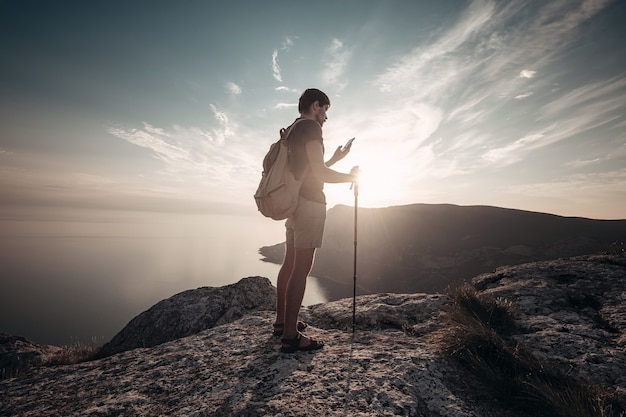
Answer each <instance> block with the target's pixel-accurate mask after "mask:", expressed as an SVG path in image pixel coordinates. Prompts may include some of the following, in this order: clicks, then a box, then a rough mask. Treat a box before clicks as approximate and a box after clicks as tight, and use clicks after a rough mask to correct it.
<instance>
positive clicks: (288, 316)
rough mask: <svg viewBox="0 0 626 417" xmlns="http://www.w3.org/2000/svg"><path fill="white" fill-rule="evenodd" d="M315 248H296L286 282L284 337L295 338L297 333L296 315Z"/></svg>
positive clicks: (298, 312)
mask: <svg viewBox="0 0 626 417" xmlns="http://www.w3.org/2000/svg"><path fill="white" fill-rule="evenodd" d="M314 257H315V248H296V249H295V259H294V267H293V272H292V273H291V278H290V279H289V282H288V283H287V291H286V303H285V329H284V332H283V338H284V339H295V338H296V336H297V335H298V315H299V314H300V307H301V306H302V299H303V298H304V290H305V289H306V279H307V276H308V275H309V272H311V266H312V265H313V258H314Z"/></svg>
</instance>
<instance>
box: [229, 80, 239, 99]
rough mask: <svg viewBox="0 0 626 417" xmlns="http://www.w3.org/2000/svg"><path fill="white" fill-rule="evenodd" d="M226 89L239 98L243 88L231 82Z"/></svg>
mask: <svg viewBox="0 0 626 417" xmlns="http://www.w3.org/2000/svg"><path fill="white" fill-rule="evenodd" d="M226 89H227V90H228V92H230V93H231V94H232V95H235V96H238V95H239V94H241V87H239V86H238V85H237V84H235V83H233V82H231V81H229V82H227V83H226Z"/></svg>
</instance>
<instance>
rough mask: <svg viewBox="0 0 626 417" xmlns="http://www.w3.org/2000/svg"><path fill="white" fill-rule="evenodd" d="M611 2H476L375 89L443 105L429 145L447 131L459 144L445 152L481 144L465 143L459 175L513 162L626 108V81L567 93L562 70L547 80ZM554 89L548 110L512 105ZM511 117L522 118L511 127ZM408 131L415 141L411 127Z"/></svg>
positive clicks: (400, 61)
mask: <svg viewBox="0 0 626 417" xmlns="http://www.w3.org/2000/svg"><path fill="white" fill-rule="evenodd" d="M609 3H610V0H599V1H596V0H582V1H580V2H577V3H576V4H572V2H568V1H552V2H549V3H545V4H543V3H542V4H541V5H539V6H538V7H536V8H535V9H531V8H529V7H524V5H522V4H520V3H512V2H503V3H499V2H495V1H490V0H476V1H473V2H472V3H471V4H470V6H469V7H468V8H467V9H466V10H464V11H463V12H462V13H461V15H460V17H459V19H458V21H457V22H456V24H455V25H453V26H452V27H451V28H450V29H449V30H448V31H446V32H444V33H442V35H441V36H440V37H439V39H437V40H435V41H434V42H432V43H430V44H429V45H426V46H424V45H422V46H419V47H417V48H415V49H414V50H412V51H411V52H410V53H408V54H407V55H405V56H403V57H401V58H399V59H398V60H397V61H396V62H395V63H393V64H392V65H390V66H389V67H388V68H387V69H386V70H385V71H384V72H382V73H381V74H380V75H378V77H377V78H376V79H375V81H374V85H375V86H376V87H377V88H378V89H379V90H380V91H381V92H383V93H384V94H388V95H389V96H390V97H391V96H393V97H395V98H396V100H406V101H407V102H409V103H413V104H412V105H415V104H428V106H429V107H431V108H435V109H437V113H438V114H440V115H441V117H442V121H441V123H440V125H439V126H440V129H437V130H434V131H433V132H432V133H433V136H432V137H431V138H430V139H429V140H426V141H423V145H421V146H430V143H431V142H432V141H435V140H437V135H444V138H446V137H450V138H451V139H452V138H453V140H444V141H443V142H440V143H441V145H439V146H438V148H440V151H441V152H442V153H444V154H447V155H450V154H451V153H450V152H449V151H447V150H446V148H445V147H446V146H449V147H450V149H452V148H453V147H455V146H458V145H457V143H458V142H457V141H458V138H460V137H466V138H467V139H466V141H467V142H468V143H472V145H473V147H474V149H469V148H467V149H463V151H464V152H461V153H458V154H457V155H456V156H453V157H452V158H453V159H450V161H455V163H454V164H451V165H454V166H456V167H457V168H459V170H458V172H464V171H466V170H467V169H468V168H469V169H481V168H484V167H486V166H489V165H495V166H498V167H502V166H506V165H510V164H512V163H515V162H518V161H521V160H523V159H524V158H525V157H526V156H527V155H528V154H529V153H530V152H533V151H536V150H538V149H541V148H543V147H546V146H549V145H551V144H554V143H556V142H558V141H561V140H564V139H567V138H570V137H572V136H573V135H576V134H579V133H581V132H584V131H586V130H589V129H591V128H593V127H597V126H601V125H602V124H605V123H607V122H609V121H613V120H615V119H616V117H618V115H619V114H620V113H619V108H620V105H621V106H622V108H623V103H624V102H625V99H626V95H625V94H624V82H626V79H622V78H614V79H611V80H607V81H603V82H594V83H593V84H590V85H584V86H581V87H579V88H577V89H575V90H573V91H571V92H569V93H568V92H567V90H565V89H563V88H561V89H559V90H556V91H555V90H554V89H553V84H554V82H555V78H554V74H552V76H543V74H544V70H546V72H548V70H547V69H548V68H549V65H551V64H553V63H554V62H556V61H557V60H558V58H559V57H560V56H561V55H562V54H563V53H564V51H565V50H566V48H567V46H568V45H569V44H570V43H571V41H572V39H575V35H576V33H577V31H578V30H579V28H580V26H581V24H582V23H583V22H585V21H587V20H589V19H590V18H592V17H593V16H594V15H595V14H597V13H598V12H599V11H600V10H602V9H603V8H604V7H606V5H607V4H609ZM529 12H530V13H529ZM520 67H521V68H522V69H521V70H520ZM540 73H541V74H542V77H538V74H540ZM506 74H510V75H509V76H508V77H507V76H506ZM529 82H532V83H533V84H532V85H531V86H529V85H528V83H529ZM531 89H532V90H531ZM551 90H552V91H551ZM550 91H551V92H552V94H553V95H552V96H551V97H548V99H551V101H550V102H549V103H548V104H547V105H545V106H543V107H540V106H537V107H534V108H525V109H524V111H523V112H519V111H518V110H517V109H514V108H513V107H512V106H514V104H512V103H520V104H518V105H523V104H522V103H521V102H523V101H524V99H529V98H530V97H531V96H535V95H537V94H539V93H541V95H542V96H545V94H544V92H550ZM511 98H514V99H515V100H514V101H511ZM533 98H534V97H533ZM542 98H543V97H542ZM509 109H510V113H509V114H507V113H506V110H509ZM504 118H512V119H513V120H511V122H509V123H502V121H503V119H504ZM485 132H488V133H485ZM463 135H465V136H463ZM468 135H469V136H468ZM403 137H404V138H405V140H410V138H411V134H410V132H409V131H405V132H404V134H403ZM477 151H478V152H477ZM476 158H477V159H478V163H477V162H476ZM451 172H452V171H451Z"/></svg>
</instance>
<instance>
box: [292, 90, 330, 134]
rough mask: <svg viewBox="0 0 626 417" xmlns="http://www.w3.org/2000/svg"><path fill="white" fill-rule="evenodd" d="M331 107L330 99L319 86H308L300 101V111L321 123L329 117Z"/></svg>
mask: <svg viewBox="0 0 626 417" xmlns="http://www.w3.org/2000/svg"><path fill="white" fill-rule="evenodd" d="M329 107H330V99H329V98H328V96H327V95H326V94H325V93H324V92H323V91H321V90H318V89H317V88H308V89H306V90H305V91H304V93H302V95H301V96H300V101H299V102H298V111H299V112H300V114H301V115H302V116H305V117H308V118H312V119H314V120H317V122H318V123H319V124H320V126H321V125H323V124H324V122H325V121H326V119H327V116H326V112H327V111H328V108H329Z"/></svg>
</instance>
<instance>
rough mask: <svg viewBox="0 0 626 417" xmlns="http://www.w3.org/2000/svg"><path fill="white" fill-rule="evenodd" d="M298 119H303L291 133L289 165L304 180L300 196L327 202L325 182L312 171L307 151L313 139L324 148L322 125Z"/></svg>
mask: <svg viewBox="0 0 626 417" xmlns="http://www.w3.org/2000/svg"><path fill="white" fill-rule="evenodd" d="M298 120H301V121H300V122H299V123H298V124H296V125H295V126H293V129H292V131H291V132H290V133H289V139H288V143H289V167H290V168H291V171H292V172H293V174H294V176H295V177H296V179H298V180H300V181H302V186H301V187H300V197H302V198H306V199H307V200H311V201H317V202H320V203H324V204H326V196H325V195H324V182H323V181H321V180H319V179H317V178H316V177H315V175H313V173H312V172H311V169H310V164H309V157H308V155H307V153H306V143H307V142H309V141H312V140H318V141H320V142H321V143H322V149H323V147H324V138H323V137H322V127H321V126H320V125H319V123H317V122H316V121H315V120H310V119H297V120H296V121H298Z"/></svg>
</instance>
